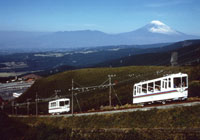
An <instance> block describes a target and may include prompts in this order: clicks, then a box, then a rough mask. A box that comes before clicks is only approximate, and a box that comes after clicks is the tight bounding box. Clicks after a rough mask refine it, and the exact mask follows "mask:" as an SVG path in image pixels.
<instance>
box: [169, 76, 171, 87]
mask: <svg viewBox="0 0 200 140" xmlns="http://www.w3.org/2000/svg"><path fill="white" fill-rule="evenodd" d="M168 86H169V88H170V87H171V78H169V79H168Z"/></svg>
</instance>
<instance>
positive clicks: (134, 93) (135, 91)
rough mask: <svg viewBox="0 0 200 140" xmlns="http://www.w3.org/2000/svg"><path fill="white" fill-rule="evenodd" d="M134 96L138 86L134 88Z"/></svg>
mask: <svg viewBox="0 0 200 140" xmlns="http://www.w3.org/2000/svg"><path fill="white" fill-rule="evenodd" d="M134 95H136V86H135V87H134Z"/></svg>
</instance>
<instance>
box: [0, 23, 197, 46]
mask: <svg viewBox="0 0 200 140" xmlns="http://www.w3.org/2000/svg"><path fill="white" fill-rule="evenodd" d="M189 39H200V36H192V35H187V34H184V33H182V32H179V31H176V30H174V29H172V28H171V27H169V26H168V25H166V24H164V23H162V22H161V21H158V20H154V21H151V22H150V23H148V24H147V25H145V26H143V27H141V28H139V29H137V30H134V31H131V32H125V33H119V34H107V33H104V32H101V31H92V30H81V31H64V32H48V33H33V32H19V31H18V32H5V31H2V32H1V31H0V49H2V48H29V49H30V48H34V49H35V48H40V49H46V48H78V47H97V46H110V45H143V44H144V45H145V44H155V43H169V42H177V41H183V40H189Z"/></svg>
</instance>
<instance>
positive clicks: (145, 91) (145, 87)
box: [142, 84, 147, 93]
mask: <svg viewBox="0 0 200 140" xmlns="http://www.w3.org/2000/svg"><path fill="white" fill-rule="evenodd" d="M142 92H143V93H147V84H143V85H142Z"/></svg>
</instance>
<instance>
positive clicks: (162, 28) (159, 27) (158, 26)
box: [148, 20, 179, 35]
mask: <svg viewBox="0 0 200 140" xmlns="http://www.w3.org/2000/svg"><path fill="white" fill-rule="evenodd" d="M148 30H149V31H150V32H152V33H161V34H176V35H178V34H179V33H178V32H177V31H175V30H173V29H172V28H170V27H169V26H167V25H166V24H164V23H162V22H161V21H159V20H153V21H151V22H150V23H149V24H148Z"/></svg>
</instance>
